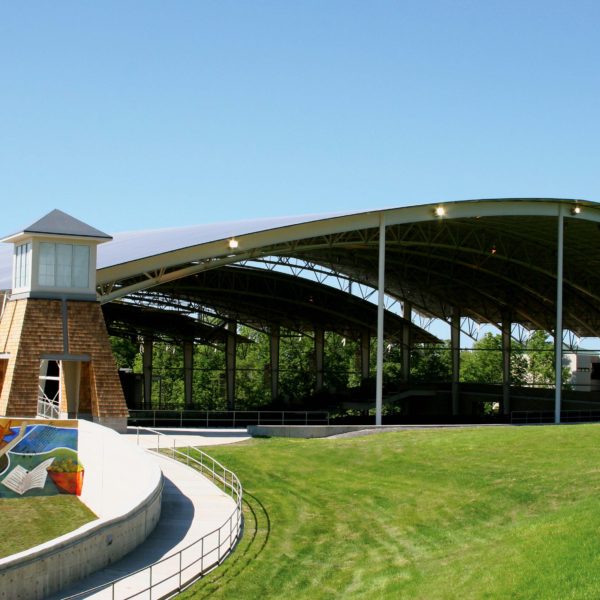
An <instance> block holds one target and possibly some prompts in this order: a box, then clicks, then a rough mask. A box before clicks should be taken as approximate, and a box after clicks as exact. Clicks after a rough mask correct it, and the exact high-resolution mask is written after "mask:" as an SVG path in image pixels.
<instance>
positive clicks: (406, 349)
mask: <svg viewBox="0 0 600 600" xmlns="http://www.w3.org/2000/svg"><path fill="white" fill-rule="evenodd" d="M402 316H403V317H404V318H405V319H406V320H407V321H408V322H409V323H412V304H411V303H410V302H403V304H402ZM411 345H412V343H411V339H410V326H409V325H408V323H405V324H404V327H402V379H403V380H404V382H405V383H408V380H409V379H410V351H411Z"/></svg>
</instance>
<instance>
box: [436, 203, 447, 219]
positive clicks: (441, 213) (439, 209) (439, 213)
mask: <svg viewBox="0 0 600 600" xmlns="http://www.w3.org/2000/svg"><path fill="white" fill-rule="evenodd" d="M433 214H434V215H435V216H436V217H443V216H445V214H446V209H445V208H444V207H443V206H436V207H435V208H434V210H433Z"/></svg>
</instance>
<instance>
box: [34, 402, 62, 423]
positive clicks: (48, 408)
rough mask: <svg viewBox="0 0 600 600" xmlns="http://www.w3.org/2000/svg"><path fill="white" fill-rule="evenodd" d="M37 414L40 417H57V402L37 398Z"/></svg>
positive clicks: (58, 412)
mask: <svg viewBox="0 0 600 600" xmlns="http://www.w3.org/2000/svg"><path fill="white" fill-rule="evenodd" d="M37 416H38V417H42V419H58V418H59V417H60V410H59V407H58V404H54V403H52V402H48V401H47V400H41V399H38V403H37Z"/></svg>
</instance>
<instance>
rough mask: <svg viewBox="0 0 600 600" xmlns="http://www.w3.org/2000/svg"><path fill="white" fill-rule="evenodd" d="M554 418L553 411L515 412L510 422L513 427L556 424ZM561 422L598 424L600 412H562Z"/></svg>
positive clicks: (585, 410)
mask: <svg viewBox="0 0 600 600" xmlns="http://www.w3.org/2000/svg"><path fill="white" fill-rule="evenodd" d="M554 418H555V413H554V411H553V410H514V411H512V412H511V413H510V422H511V424H513V425H529V424H531V425H539V424H543V423H554ZM560 421H561V423H592V422H597V421H600V410H598V409H580V410H562V411H561V412H560Z"/></svg>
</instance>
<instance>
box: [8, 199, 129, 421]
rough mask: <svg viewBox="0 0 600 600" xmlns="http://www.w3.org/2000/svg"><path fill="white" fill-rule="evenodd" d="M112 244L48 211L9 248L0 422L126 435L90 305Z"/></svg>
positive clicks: (96, 308)
mask: <svg viewBox="0 0 600 600" xmlns="http://www.w3.org/2000/svg"><path fill="white" fill-rule="evenodd" d="M111 239H112V238H111V237H110V236H109V235H107V234H106V233H103V232H101V231H98V230H97V229H94V228H93V227H90V226H89V225H86V224H85V223H82V222H81V221H78V220H77V219H74V218H73V217H71V216H69V215H67V214H65V213H63V212H61V211H59V210H53V211H52V212H50V213H48V214H47V215H46V216H45V217H43V218H42V219H40V220H39V221H37V222H36V223H34V224H33V225H30V226H29V227H27V228H26V229H24V230H23V231H21V232H19V233H16V234H14V235H11V236H8V237H7V238H4V239H3V240H1V241H3V242H9V243H12V244H14V253H13V279H12V290H11V294H10V297H9V300H8V302H7V303H6V305H5V307H4V311H3V313H2V316H1V317H0V415H5V416H21V417H30V416H34V415H41V416H48V417H53V418H58V417H60V418H67V417H68V418H88V419H92V420H93V421H95V422H98V423H101V424H103V425H106V426H108V427H112V428H113V429H116V430H118V431H124V430H125V429H126V427H127V414H128V413H127V407H126V404H125V399H124V396H123V391H122V388H121V384H120V381H119V376H118V372H117V368H116V365H115V362H114V358H113V356H112V351H111V347H110V341H109V338H108V333H107V331H106V325H105V323H104V317H103V315H102V310H101V308H100V304H99V302H98V301H97V299H96V247H97V246H98V244H101V243H103V242H107V241H109V240H111Z"/></svg>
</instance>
